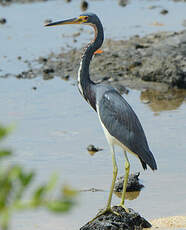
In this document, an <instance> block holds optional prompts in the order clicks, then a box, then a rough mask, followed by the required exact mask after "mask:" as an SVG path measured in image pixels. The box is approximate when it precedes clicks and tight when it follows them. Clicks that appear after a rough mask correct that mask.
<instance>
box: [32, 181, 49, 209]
mask: <svg viewBox="0 0 186 230" xmlns="http://www.w3.org/2000/svg"><path fill="white" fill-rule="evenodd" d="M46 191H47V189H46V185H41V186H39V188H37V189H36V191H35V192H34V195H33V200H34V203H36V205H38V203H40V202H41V200H42V198H43V196H44V195H45V194H46Z"/></svg>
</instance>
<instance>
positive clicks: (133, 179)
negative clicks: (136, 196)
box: [114, 172, 144, 192]
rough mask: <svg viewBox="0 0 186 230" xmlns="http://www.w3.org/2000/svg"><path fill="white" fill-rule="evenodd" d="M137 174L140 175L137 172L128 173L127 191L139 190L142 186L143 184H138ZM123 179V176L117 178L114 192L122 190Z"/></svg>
mask: <svg viewBox="0 0 186 230" xmlns="http://www.w3.org/2000/svg"><path fill="white" fill-rule="evenodd" d="M139 175H140V173H139V172H138V173H135V174H130V175H129V177H128V183H127V192H135V191H140V190H141V189H142V188H143V187H144V185H143V184H140V182H139ZM123 181H124V176H122V177H119V178H117V181H116V184H115V187H114V191H115V192H122V190H123Z"/></svg>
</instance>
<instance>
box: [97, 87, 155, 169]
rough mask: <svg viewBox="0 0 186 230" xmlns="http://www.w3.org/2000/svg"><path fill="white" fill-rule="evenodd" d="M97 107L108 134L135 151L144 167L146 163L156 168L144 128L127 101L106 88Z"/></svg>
mask: <svg viewBox="0 0 186 230" xmlns="http://www.w3.org/2000/svg"><path fill="white" fill-rule="evenodd" d="M98 109H99V116H100V119H101V122H102V123H103V124H104V126H105V128H106V129H107V130H108V132H109V133H110V135H111V136H113V137H115V138H116V139H117V140H119V141H120V142H121V143H122V144H123V145H124V146H126V147H127V148H128V149H129V150H130V151H132V152H133V153H135V154H136V155H137V156H138V157H139V158H140V161H141V163H142V166H143V168H144V169H145V168H146V164H148V165H149V166H150V167H151V169H152V170H155V169H157V165H156V162H155V159H154V157H153V154H152V152H151V151H150V149H149V146H148V143H147V139H146V136H145V133H144V130H143V128H142V126H141V124H140V121H139V120H138V118H137V116H136V114H135V112H134V111H133V109H132V108H131V106H130V105H129V104H128V103H127V101H126V100H125V99H124V98H123V97H122V96H121V95H120V94H119V93H118V92H117V91H116V90H114V89H113V90H108V91H106V92H105V93H104V94H103V95H102V96H101V98H100V100H99V102H98Z"/></svg>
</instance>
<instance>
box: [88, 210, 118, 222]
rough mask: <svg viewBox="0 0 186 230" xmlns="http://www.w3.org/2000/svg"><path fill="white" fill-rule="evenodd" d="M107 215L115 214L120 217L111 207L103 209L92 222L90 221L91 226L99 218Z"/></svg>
mask: <svg viewBox="0 0 186 230" xmlns="http://www.w3.org/2000/svg"><path fill="white" fill-rule="evenodd" d="M106 213H113V214H114V215H117V216H119V215H120V214H119V213H118V212H115V211H113V210H112V208H111V207H109V208H105V209H101V210H100V211H99V212H98V213H97V215H96V216H95V217H94V218H93V219H92V220H90V221H89V224H90V223H92V222H93V221H94V220H96V219H97V218H98V217H100V216H102V215H104V214H106Z"/></svg>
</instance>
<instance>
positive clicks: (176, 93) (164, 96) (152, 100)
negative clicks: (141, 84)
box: [140, 89, 186, 112]
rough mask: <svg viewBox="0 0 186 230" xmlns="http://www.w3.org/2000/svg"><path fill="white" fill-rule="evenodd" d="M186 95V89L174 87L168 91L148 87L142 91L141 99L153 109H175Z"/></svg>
mask: <svg viewBox="0 0 186 230" xmlns="http://www.w3.org/2000/svg"><path fill="white" fill-rule="evenodd" d="M185 97H186V90H178V89H172V90H168V91H166V92H160V91H157V90H152V89H148V90H145V91H143V92H141V96H140V98H141V101H142V102H144V103H147V104H148V105H149V107H150V108H151V110H152V111H154V112H161V111H164V110H175V109H177V108H178V107H180V106H181V104H182V103H183V101H184V99H185Z"/></svg>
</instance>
